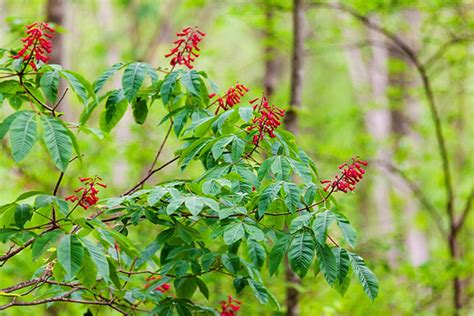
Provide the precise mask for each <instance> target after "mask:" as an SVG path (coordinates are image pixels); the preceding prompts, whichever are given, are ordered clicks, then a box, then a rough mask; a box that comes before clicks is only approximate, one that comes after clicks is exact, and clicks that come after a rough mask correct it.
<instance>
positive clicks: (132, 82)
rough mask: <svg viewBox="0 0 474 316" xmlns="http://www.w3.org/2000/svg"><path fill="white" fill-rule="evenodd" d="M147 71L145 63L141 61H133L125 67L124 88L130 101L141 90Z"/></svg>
mask: <svg viewBox="0 0 474 316" xmlns="http://www.w3.org/2000/svg"><path fill="white" fill-rule="evenodd" d="M146 73H147V71H146V67H145V64H143V63H141V62H134V63H131V64H130V65H128V66H127V67H126V68H125V71H124V72H123V76H122V89H123V92H124V94H125V96H126V97H127V100H128V101H129V102H131V101H132V100H133V98H135V96H136V95H137V93H138V90H140V88H141V86H142V84H143V80H144V79H145V74H146Z"/></svg>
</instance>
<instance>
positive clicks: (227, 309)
mask: <svg viewBox="0 0 474 316" xmlns="http://www.w3.org/2000/svg"><path fill="white" fill-rule="evenodd" d="M240 304H242V302H241V301H238V300H235V299H233V298H232V295H229V296H228V299H227V301H221V309H222V310H221V312H220V313H221V316H234V315H235V312H237V311H238V310H240Z"/></svg>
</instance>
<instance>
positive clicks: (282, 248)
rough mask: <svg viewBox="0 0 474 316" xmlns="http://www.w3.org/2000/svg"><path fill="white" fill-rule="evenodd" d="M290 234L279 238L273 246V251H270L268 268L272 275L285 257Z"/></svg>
mask: <svg viewBox="0 0 474 316" xmlns="http://www.w3.org/2000/svg"><path fill="white" fill-rule="evenodd" d="M289 239H290V236H289V235H285V236H283V237H281V238H279V239H278V240H277V242H276V243H275V246H273V248H272V251H271V252H270V256H269V261H268V270H269V272H270V275H273V274H275V272H276V271H277V270H278V267H279V266H280V263H281V261H282V260H283V257H284V255H285V253H286V251H287V250H288V247H289V243H288V242H289Z"/></svg>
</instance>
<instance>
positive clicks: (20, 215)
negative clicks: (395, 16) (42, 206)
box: [15, 204, 33, 228]
mask: <svg viewBox="0 0 474 316" xmlns="http://www.w3.org/2000/svg"><path fill="white" fill-rule="evenodd" d="M31 216H33V208H32V207H31V205H29V204H18V205H17V206H16V209H15V224H16V226H18V227H20V228H23V226H24V225H25V223H26V222H27V221H29V220H30V219H31Z"/></svg>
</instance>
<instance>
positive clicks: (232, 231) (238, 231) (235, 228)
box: [224, 222, 245, 245]
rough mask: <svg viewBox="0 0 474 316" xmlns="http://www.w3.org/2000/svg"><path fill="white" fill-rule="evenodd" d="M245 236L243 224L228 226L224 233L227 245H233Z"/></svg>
mask: <svg viewBox="0 0 474 316" xmlns="http://www.w3.org/2000/svg"><path fill="white" fill-rule="evenodd" d="M244 236H245V230H244V226H243V225H242V223H241V222H238V223H233V224H230V225H228V226H226V228H225V231H224V242H225V243H226V244H227V245H232V244H233V243H236V242H237V241H239V240H240V239H242V238H243V237H244Z"/></svg>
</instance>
